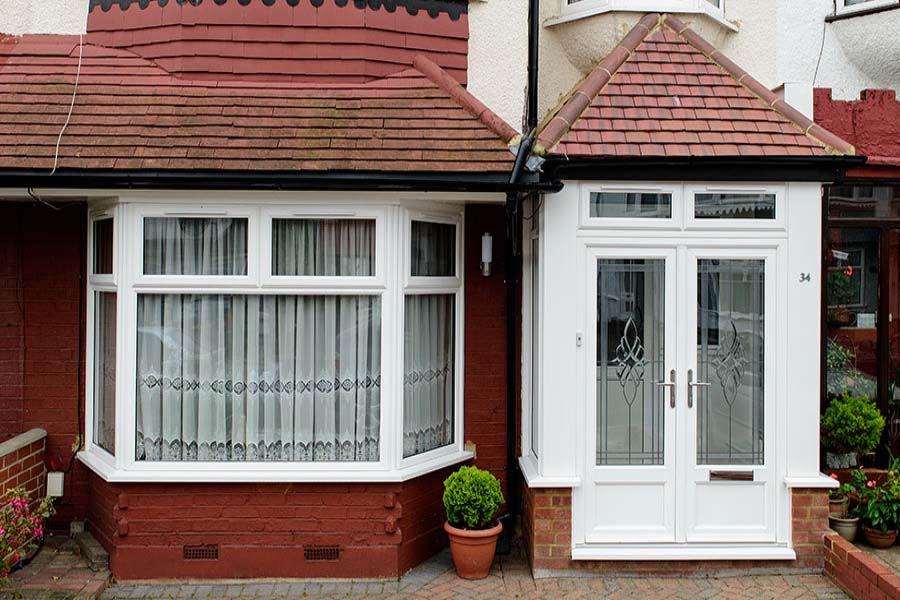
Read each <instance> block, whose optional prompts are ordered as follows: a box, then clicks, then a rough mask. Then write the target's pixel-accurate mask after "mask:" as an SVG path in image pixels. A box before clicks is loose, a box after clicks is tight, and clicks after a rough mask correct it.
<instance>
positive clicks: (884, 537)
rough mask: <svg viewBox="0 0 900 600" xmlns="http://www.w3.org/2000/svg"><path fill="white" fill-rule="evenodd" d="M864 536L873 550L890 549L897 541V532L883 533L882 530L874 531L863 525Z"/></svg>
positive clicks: (893, 530)
mask: <svg viewBox="0 0 900 600" xmlns="http://www.w3.org/2000/svg"><path fill="white" fill-rule="evenodd" d="M863 535H865V536H866V541H867V542H868V543H869V545H870V546H872V547H873V548H890V547H891V546H893V545H894V542H896V541H897V530H896V529H892V530H890V531H881V530H880V529H872V528H871V527H869V526H868V525H863Z"/></svg>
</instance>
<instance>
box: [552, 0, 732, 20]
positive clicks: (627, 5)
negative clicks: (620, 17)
mask: <svg viewBox="0 0 900 600" xmlns="http://www.w3.org/2000/svg"><path fill="white" fill-rule="evenodd" d="M560 2H561V9H560V18H561V19H563V20H565V19H566V17H572V18H578V17H580V16H588V15H591V14H599V13H604V12H613V11H623V12H625V11H633V12H681V13H707V14H709V15H710V16H713V17H715V18H717V19H719V20H721V19H723V17H724V9H725V0H652V1H651V0H560Z"/></svg>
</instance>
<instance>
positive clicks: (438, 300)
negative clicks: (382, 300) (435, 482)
mask: <svg viewBox="0 0 900 600" xmlns="http://www.w3.org/2000/svg"><path fill="white" fill-rule="evenodd" d="M454 310H455V298H454V296H453V295H452V294H440V295H422V296H407V297H406V309H405V317H404V328H403V334H404V344H403V457H404V458H406V457H408V456H415V455H417V454H421V453H423V452H428V451H429V450H433V449H435V448H439V447H441V446H447V445H449V444H452V443H453V429H454V424H453V414H454V413H453V410H454V408H453V404H454V386H453V380H454V362H455V361H454V337H455V334H454V331H455V330H454V327H455V325H454V323H455V314H454Z"/></svg>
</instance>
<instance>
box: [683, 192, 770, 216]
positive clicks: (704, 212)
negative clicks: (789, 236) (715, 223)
mask: <svg viewBox="0 0 900 600" xmlns="http://www.w3.org/2000/svg"><path fill="white" fill-rule="evenodd" d="M694 217H696V218H698V219H774V218H775V194H741V193H736V194H696V195H695V196H694Z"/></svg>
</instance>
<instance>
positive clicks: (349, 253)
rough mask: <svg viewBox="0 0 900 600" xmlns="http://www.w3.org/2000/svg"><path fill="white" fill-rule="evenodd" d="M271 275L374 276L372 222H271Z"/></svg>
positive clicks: (333, 220)
mask: <svg viewBox="0 0 900 600" xmlns="http://www.w3.org/2000/svg"><path fill="white" fill-rule="evenodd" d="M272 274H273V275H293V276H338V277H371V276H374V275H375V221H374V220H373V219H365V220H364V219H273V220H272Z"/></svg>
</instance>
